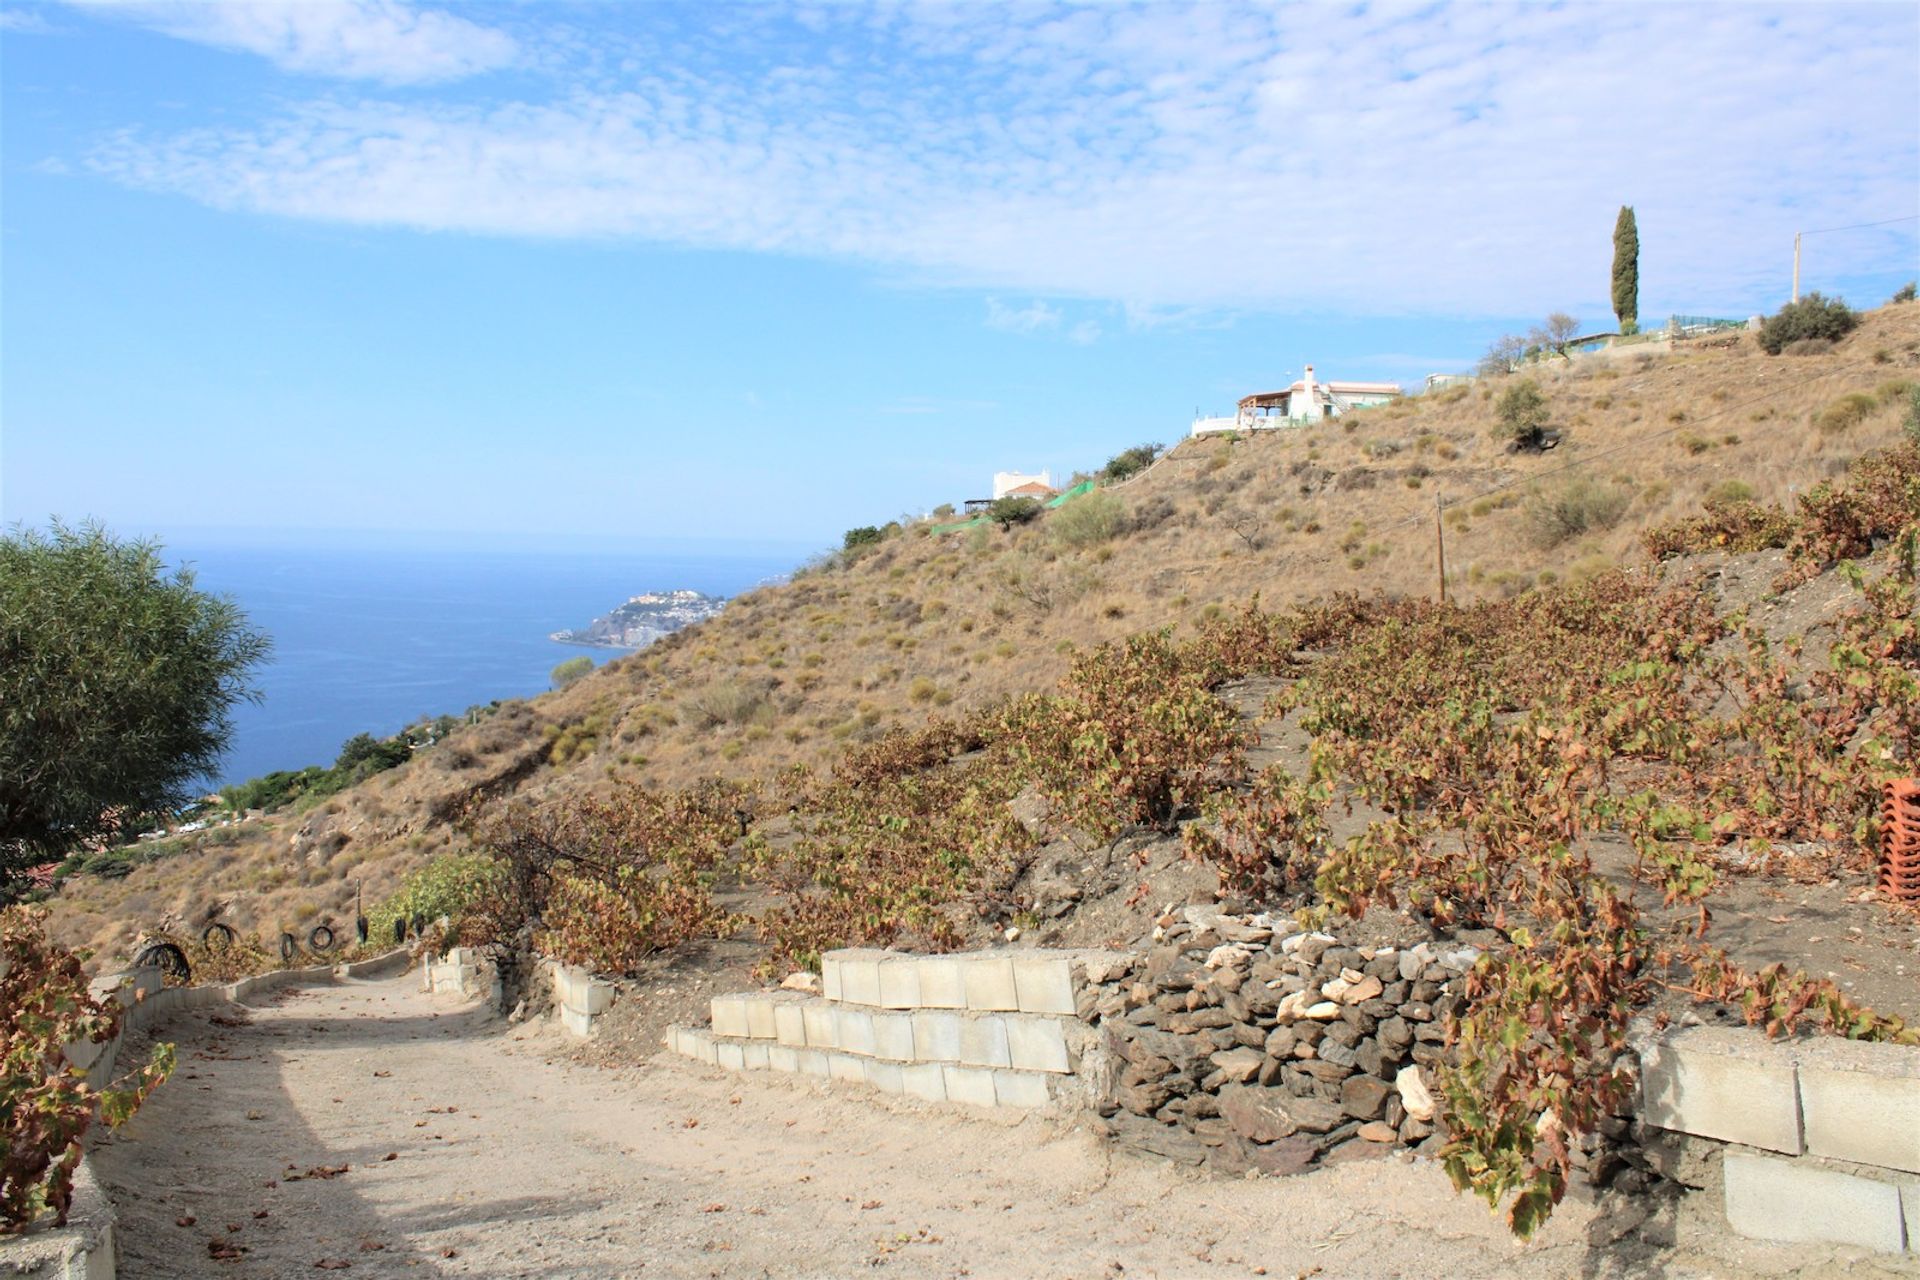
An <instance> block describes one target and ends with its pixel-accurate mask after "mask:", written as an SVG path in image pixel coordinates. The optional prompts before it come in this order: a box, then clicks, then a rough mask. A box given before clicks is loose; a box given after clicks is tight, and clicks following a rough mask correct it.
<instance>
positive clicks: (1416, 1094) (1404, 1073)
mask: <svg viewBox="0 0 1920 1280" xmlns="http://www.w3.org/2000/svg"><path fill="white" fill-rule="evenodd" d="M1393 1086H1394V1088H1395V1089H1397V1090H1399V1092H1400V1105H1401V1106H1403V1107H1405V1108H1406V1109H1407V1116H1408V1118H1410V1119H1413V1120H1421V1121H1427V1120H1432V1119H1433V1113H1434V1110H1435V1108H1434V1102H1433V1094H1432V1092H1431V1091H1429V1090H1428V1088H1427V1082H1426V1081H1425V1080H1424V1079H1422V1078H1421V1076H1420V1068H1419V1067H1402V1068H1400V1074H1398V1075H1396V1076H1395V1077H1394V1078H1393Z"/></svg>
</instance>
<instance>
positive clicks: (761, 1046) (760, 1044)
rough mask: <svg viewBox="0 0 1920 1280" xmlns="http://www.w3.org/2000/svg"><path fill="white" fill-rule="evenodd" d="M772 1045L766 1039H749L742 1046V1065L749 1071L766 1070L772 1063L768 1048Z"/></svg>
mask: <svg viewBox="0 0 1920 1280" xmlns="http://www.w3.org/2000/svg"><path fill="white" fill-rule="evenodd" d="M771 1047H772V1046H771V1045H769V1044H768V1043H767V1042H766V1041H765V1040H749V1041H747V1042H746V1043H745V1044H743V1045H741V1046H740V1061H741V1066H742V1067H743V1068H745V1069H746V1070H748V1071H765V1070H767V1068H768V1066H769V1065H770V1063H771V1059H769V1058H768V1057H767V1050H768V1049H769V1048H771Z"/></svg>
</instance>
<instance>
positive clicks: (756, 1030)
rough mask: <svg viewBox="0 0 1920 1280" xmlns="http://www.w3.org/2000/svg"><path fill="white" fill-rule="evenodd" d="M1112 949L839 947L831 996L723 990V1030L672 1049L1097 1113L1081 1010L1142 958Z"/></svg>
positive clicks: (683, 1031) (1099, 1060) (705, 1058)
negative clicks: (949, 951)
mask: <svg viewBox="0 0 1920 1280" xmlns="http://www.w3.org/2000/svg"><path fill="white" fill-rule="evenodd" d="M1131 959H1132V958H1131V957H1130V956H1127V955H1124V954H1115V953H1110V952H1091V951H1086V952H1081V951H990V952H973V953H969V954H963V955H940V956H926V955H908V954H905V953H901V952H892V951H874V950H845V951H831V952H828V953H827V955H826V956H825V957H823V959H822V963H821V994H818V995H815V994H812V993H810V992H807V991H797V990H795V991H790V990H781V991H755V992H744V993H740V994H734V995H724V996H715V997H714V998H713V1001H712V1005H711V1008H712V1017H713V1023H712V1026H711V1028H710V1029H709V1028H688V1027H675V1028H673V1029H672V1030H671V1031H669V1032H668V1033H667V1047H668V1048H670V1049H672V1050H674V1051H675V1052H678V1053H681V1054H684V1055H686V1056H688V1057H691V1058H697V1059H699V1060H700V1061H702V1062H707V1063H711V1064H713V1065H715V1066H720V1067H726V1068H728V1069H731V1070H735V1071H751V1070H766V1071H785V1072H789V1073H793V1074H801V1075H810V1076H816V1077H819V1078H821V1079H832V1080H840V1081H844V1082H847V1083H853V1084H861V1085H866V1086H870V1087H872V1088H874V1089H878V1090H880V1091H881V1092H884V1093H893V1094H904V1095H906V1096H909V1097H914V1098H920V1099H923V1100H926V1101H930V1102H962V1103H967V1104H970V1105H973V1106H981V1107H1005V1108H1013V1109H1019V1110H1031V1109H1036V1108H1042V1107H1081V1106H1093V1105H1097V1103H1098V1101H1099V1099H1100V1098H1101V1097H1103V1096H1104V1094H1105V1092H1106V1088H1107V1081H1108V1080H1110V1078H1111V1070H1110V1067H1109V1066H1108V1065H1107V1059H1106V1055H1105V1051H1104V1047H1103V1045H1102V1044H1101V1042H1100V1040H1099V1038H1098V1037H1097V1036H1095V1035H1093V1034H1092V1032H1091V1030H1090V1028H1089V1027H1088V1025H1087V1023H1086V1021H1084V1020H1083V1017H1082V1014H1083V1013H1085V1014H1088V1015H1090V1014H1091V1011H1092V1000H1093V995H1094V992H1095V991H1097V990H1098V989H1099V987H1100V984H1102V983H1104V982H1107V981H1109V980H1110V979H1111V977H1112V975H1113V974H1114V973H1115V972H1118V971H1119V970H1120V969H1123V968H1124V967H1125V966H1126V965H1128V964H1129V963H1130V962H1131Z"/></svg>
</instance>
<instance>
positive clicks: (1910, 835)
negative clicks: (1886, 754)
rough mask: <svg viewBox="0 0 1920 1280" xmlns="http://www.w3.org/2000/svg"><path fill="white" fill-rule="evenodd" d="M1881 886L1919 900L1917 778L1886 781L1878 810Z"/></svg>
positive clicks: (1919, 806)
mask: <svg viewBox="0 0 1920 1280" xmlns="http://www.w3.org/2000/svg"><path fill="white" fill-rule="evenodd" d="M1880 887H1881V888H1882V889H1885V890H1886V891H1887V893H1888V894H1890V895H1891V896H1892V897H1894V898H1897V899H1899V900H1900V901H1901V902H1920V778H1901V779H1899V780H1897V781H1894V782H1889V783H1888V784H1887V791H1886V799H1885V800H1884V802H1883V803H1882V805H1881V809H1880Z"/></svg>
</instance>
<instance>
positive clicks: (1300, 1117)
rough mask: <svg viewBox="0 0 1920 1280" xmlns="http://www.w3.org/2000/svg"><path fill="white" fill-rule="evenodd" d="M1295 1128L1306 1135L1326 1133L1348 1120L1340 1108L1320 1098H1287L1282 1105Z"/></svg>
mask: <svg viewBox="0 0 1920 1280" xmlns="http://www.w3.org/2000/svg"><path fill="white" fill-rule="evenodd" d="M1282 1105H1283V1107H1284V1108H1285V1110H1286V1113H1287V1119H1289V1120H1291V1121H1292V1122H1293V1123H1294V1125H1295V1127H1297V1128H1298V1129H1300V1130H1301V1131H1302V1132H1304V1133H1326V1132H1328V1131H1329V1130H1332V1129H1337V1128H1339V1127H1340V1123H1341V1122H1342V1121H1343V1120H1345V1119H1346V1116H1345V1115H1344V1114H1343V1113H1342V1112H1341V1110H1340V1108H1339V1107H1338V1106H1336V1105H1335V1104H1334V1103H1331V1102H1324V1101H1322V1100H1320V1099H1319V1098H1292V1097H1290V1098H1287V1099H1286V1100H1285V1102H1284V1103H1283V1104H1282Z"/></svg>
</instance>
